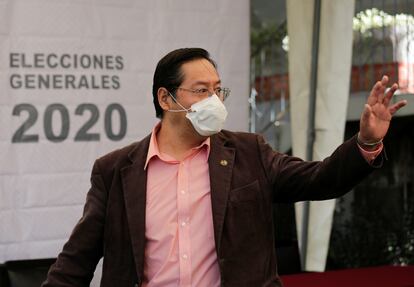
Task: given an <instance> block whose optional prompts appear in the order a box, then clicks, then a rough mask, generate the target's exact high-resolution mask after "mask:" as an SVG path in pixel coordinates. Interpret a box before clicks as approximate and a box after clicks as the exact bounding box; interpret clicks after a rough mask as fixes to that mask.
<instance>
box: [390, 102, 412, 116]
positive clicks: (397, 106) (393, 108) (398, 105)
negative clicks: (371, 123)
mask: <svg viewBox="0 0 414 287" xmlns="http://www.w3.org/2000/svg"><path fill="white" fill-rule="evenodd" d="M406 104H407V100H402V101H399V102H398V103H396V104H394V105H392V106H391V107H390V108H389V109H388V110H389V111H390V113H391V115H394V114H395V113H396V112H397V111H398V110H399V109H401V108H402V107H404V106H405V105H406Z"/></svg>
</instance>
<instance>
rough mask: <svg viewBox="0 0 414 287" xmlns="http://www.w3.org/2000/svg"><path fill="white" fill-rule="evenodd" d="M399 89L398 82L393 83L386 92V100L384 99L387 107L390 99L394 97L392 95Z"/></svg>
mask: <svg viewBox="0 0 414 287" xmlns="http://www.w3.org/2000/svg"><path fill="white" fill-rule="evenodd" d="M397 89H398V85H397V84H393V85H392V86H391V88H390V89H389V90H388V91H387V92H386V93H385V96H384V100H383V102H382V103H383V104H384V105H385V106H386V107H388V105H389V103H390V101H391V98H392V96H393V95H394V93H395V91H396V90H397Z"/></svg>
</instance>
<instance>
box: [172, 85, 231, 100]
mask: <svg viewBox="0 0 414 287" xmlns="http://www.w3.org/2000/svg"><path fill="white" fill-rule="evenodd" d="M175 89H176V90H183V91H187V92H191V93H193V94H196V95H200V96H201V95H203V93H206V92H208V95H207V96H208V97H210V96H211V95H213V94H215V95H217V96H218V97H219V98H220V95H219V94H220V93H221V92H223V99H222V101H223V102H224V101H225V100H226V99H227V98H228V97H229V96H230V92H231V90H230V89H229V88H221V87H220V88H216V89H214V92H213V93H212V92H210V90H209V89H206V88H201V89H188V88H182V87H175ZM204 90H205V91H204ZM217 90H219V91H217ZM220 99H221V98H220Z"/></svg>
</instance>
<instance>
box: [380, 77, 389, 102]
mask: <svg viewBox="0 0 414 287" xmlns="http://www.w3.org/2000/svg"><path fill="white" fill-rule="evenodd" d="M388 81H389V79H388V76H386V75H384V76H382V79H381V88H380V91H379V94H378V101H379V102H380V103H382V102H383V100H384V94H385V89H386V88H387V84H388Z"/></svg>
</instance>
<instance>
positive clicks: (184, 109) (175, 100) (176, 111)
mask: <svg viewBox="0 0 414 287" xmlns="http://www.w3.org/2000/svg"><path fill="white" fill-rule="evenodd" d="M168 94H169V95H170V97H171V98H173V100H174V102H175V103H177V104H178V105H179V106H180V107H182V108H183V109H182V110H168V111H167V112H173V113H181V112H187V113H189V112H192V110H191V108H189V109H186V108H184V107H183V105H181V104H180V103H179V102H178V101H177V99H176V98H175V97H174V96H173V95H172V94H171V93H170V92H168Z"/></svg>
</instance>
